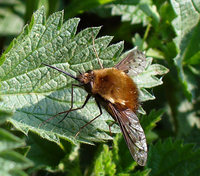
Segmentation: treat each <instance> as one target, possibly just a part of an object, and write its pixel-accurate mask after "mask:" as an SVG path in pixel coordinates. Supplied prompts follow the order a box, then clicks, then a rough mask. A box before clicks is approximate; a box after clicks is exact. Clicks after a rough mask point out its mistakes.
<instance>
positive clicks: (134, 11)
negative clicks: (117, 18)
mask: <svg viewBox="0 0 200 176" xmlns="http://www.w3.org/2000/svg"><path fill="white" fill-rule="evenodd" d="M111 13H112V15H121V16H122V17H121V19H122V21H131V24H138V23H143V25H147V24H148V21H149V20H150V18H151V19H153V20H154V21H155V23H158V22H159V20H160V17H159V14H158V12H157V9H156V6H155V5H153V3H152V1H151V0H147V1H139V2H134V1H133V2H132V3H131V4H126V2H125V3H124V4H123V2H122V3H119V4H115V5H112V12H111Z"/></svg>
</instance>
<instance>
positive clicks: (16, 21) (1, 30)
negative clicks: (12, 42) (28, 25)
mask: <svg viewBox="0 0 200 176" xmlns="http://www.w3.org/2000/svg"><path fill="white" fill-rule="evenodd" d="M24 13H25V6H24V3H22V2H21V1H19V0H14V1H1V2H0V34H1V36H6V35H16V34H19V33H20V32H21V30H22V28H23V26H24V20H23V18H22V16H23V15H24Z"/></svg>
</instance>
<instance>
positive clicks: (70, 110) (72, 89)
mask: <svg viewBox="0 0 200 176" xmlns="http://www.w3.org/2000/svg"><path fill="white" fill-rule="evenodd" d="M74 86H78V87H80V85H77V84H72V88H71V108H70V109H69V110H67V111H63V112H59V113H58V114H56V115H54V116H52V117H50V118H48V119H47V120H45V121H44V122H42V123H40V125H39V127H41V126H42V125H43V124H45V123H47V122H48V121H50V120H53V119H54V118H56V117H57V116H59V115H61V114H65V113H66V115H65V116H64V118H62V119H61V120H60V121H59V123H60V122H62V121H63V120H64V119H65V118H66V117H67V115H68V114H69V112H72V111H75V110H78V109H82V108H84V107H85V105H86V104H87V102H88V100H89V99H90V97H91V95H89V94H88V95H87V97H86V100H85V102H84V104H83V105H82V106H81V107H78V108H75V109H72V108H73V91H74Z"/></svg>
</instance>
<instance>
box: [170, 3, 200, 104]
mask: <svg viewBox="0 0 200 176" xmlns="http://www.w3.org/2000/svg"><path fill="white" fill-rule="evenodd" d="M171 4H172V6H173V9H174V11H175V13H176V14H177V17H176V18H175V19H174V20H173V22H172V25H173V27H174V29H175V32H176V35H177V37H176V38H175V39H174V42H175V44H176V47H177V49H178V55H177V56H176V57H175V58H174V61H175V64H176V66H177V70H178V73H179V79H180V81H181V83H182V85H183V88H184V91H185V94H186V96H187V98H188V99H189V100H191V98H192V94H191V90H190V88H189V85H188V84H187V78H186V76H185V73H184V68H183V66H184V62H188V63H191V64H192V63H198V62H199V61H198V59H196V57H197V56H198V54H197V53H198V52H199V50H200V46H199V44H198V41H197V38H199V37H200V35H199V33H200V20H199V17H200V13H199V2H197V1H192V0H176V1H175V0H172V1H171Z"/></svg>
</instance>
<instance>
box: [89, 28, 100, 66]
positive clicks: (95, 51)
mask: <svg viewBox="0 0 200 176" xmlns="http://www.w3.org/2000/svg"><path fill="white" fill-rule="evenodd" d="M92 45H93V50H94V53H95V55H96V57H97V60H98V63H99V65H100V67H101V69H103V65H102V63H101V61H100V59H99V56H98V53H97V50H96V48H95V44H94V34H93V29H92Z"/></svg>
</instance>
